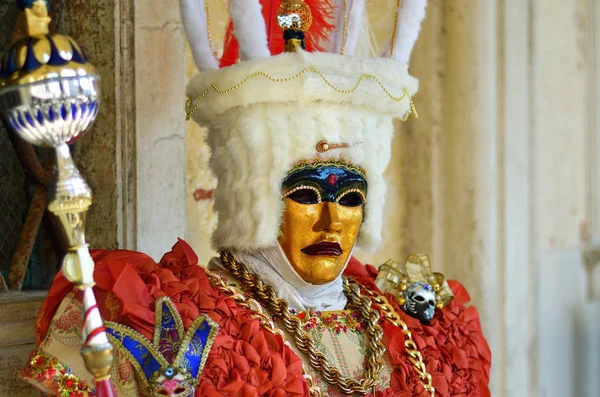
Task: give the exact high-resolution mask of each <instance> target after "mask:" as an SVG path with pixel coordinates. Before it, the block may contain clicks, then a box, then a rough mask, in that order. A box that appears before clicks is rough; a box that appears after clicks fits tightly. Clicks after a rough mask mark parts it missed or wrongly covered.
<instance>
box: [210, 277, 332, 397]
mask: <svg viewBox="0 0 600 397" xmlns="http://www.w3.org/2000/svg"><path fill="white" fill-rule="evenodd" d="M206 274H207V275H208V278H209V281H210V284H211V285H212V286H213V287H215V288H217V289H218V290H219V291H220V292H221V293H222V294H224V295H227V296H229V297H230V298H231V299H233V300H234V302H235V304H236V305H237V306H239V307H241V308H242V309H246V310H248V314H249V315H250V317H252V318H254V319H256V320H258V321H259V322H260V325H261V326H262V327H263V328H264V329H266V330H267V331H269V332H271V333H272V334H274V335H279V336H281V338H282V339H283V343H284V344H285V345H287V346H288V347H289V346H290V343H289V342H288V341H287V338H286V336H285V333H284V332H283V330H281V329H280V328H278V327H277V326H276V325H275V324H274V323H273V320H271V317H269V316H268V315H266V314H265V313H264V312H263V309H262V306H261V305H260V303H258V302H257V301H255V300H254V299H252V298H246V297H245V296H244V295H242V294H240V293H238V292H237V291H236V290H235V289H234V288H233V287H229V286H227V285H225V282H224V281H223V279H222V278H221V276H219V275H218V274H215V273H212V272H210V271H209V270H206ZM302 375H303V376H304V379H305V380H306V383H307V384H308V389H309V390H310V395H311V396H313V397H322V396H323V394H322V393H321V389H320V388H319V386H317V385H315V384H314V381H313V378H312V376H311V375H310V374H309V373H307V372H306V370H305V369H304V364H302Z"/></svg>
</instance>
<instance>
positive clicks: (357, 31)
mask: <svg viewBox="0 0 600 397" xmlns="http://www.w3.org/2000/svg"><path fill="white" fill-rule="evenodd" d="M364 10H365V0H353V1H352V6H351V7H350V11H349V12H348V23H347V29H346V45H345V51H344V54H345V55H354V53H355V51H356V44H357V43H358V40H359V38H360V36H361V33H362V30H363V29H362V27H363V24H362V20H363V17H364ZM342 30H343V27H342Z"/></svg>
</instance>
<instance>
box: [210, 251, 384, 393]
mask: <svg viewBox="0 0 600 397" xmlns="http://www.w3.org/2000/svg"><path fill="white" fill-rule="evenodd" d="M221 263H222V264H223V266H224V267H225V268H226V269H227V270H228V271H230V272H231V274H233V276H234V277H236V278H237V279H238V280H239V281H240V283H241V286H242V288H244V289H245V290H246V291H247V292H249V293H251V294H252V295H253V296H254V297H255V298H258V300H259V301H260V302H262V303H263V304H265V305H266V307H267V309H268V310H269V311H270V312H272V313H273V314H274V315H275V316H277V317H278V318H280V319H281V320H282V321H283V324H284V327H285V329H286V330H287V331H288V332H289V333H290V334H291V335H292V336H293V337H294V341H295V342H296V346H297V347H298V349H300V351H302V352H303V353H305V354H307V355H308V356H309V360H310V364H311V366H312V367H313V368H314V369H316V370H317V371H319V372H320V373H321V375H322V376H323V377H324V378H325V379H326V380H327V382H329V383H330V384H332V385H336V386H337V387H339V388H340V389H341V390H342V391H343V392H344V393H346V394H353V393H359V394H363V395H364V394H367V393H369V392H371V391H373V390H374V388H375V386H377V384H378V383H379V375H380V373H381V370H382V369H383V354H384V353H385V346H384V345H383V343H382V341H381V339H382V337H383V329H382V328H381V325H379V318H380V315H379V312H378V311H377V310H373V309H372V307H371V304H372V303H371V299H369V298H368V297H366V296H363V295H362V294H361V293H360V287H359V286H358V285H357V284H354V283H353V284H351V283H350V282H349V281H348V279H347V278H344V292H345V294H346V296H347V297H348V298H349V301H350V302H351V305H352V306H354V308H355V309H359V310H360V314H361V316H362V317H363V319H366V320H367V328H366V332H367V334H368V336H369V344H368V345H369V350H370V354H369V356H368V359H367V369H366V371H365V377H364V378H363V379H361V380H358V381H357V380H356V379H353V378H349V377H346V376H343V375H342V373H341V371H340V370H339V369H338V368H336V367H334V366H332V365H331V364H330V363H329V361H328V360H327V358H326V357H325V354H323V352H321V351H320V350H318V349H317V348H316V347H315V342H314V341H313V338H312V336H311V335H310V333H309V332H305V331H304V330H303V328H302V321H301V320H300V318H298V316H296V315H294V314H292V313H291V312H290V310H289V305H288V303H287V302H286V301H285V299H282V298H278V297H277V296H276V295H275V290H274V289H273V287H271V286H270V285H266V284H264V283H263V282H262V279H261V278H260V277H259V276H258V275H256V274H251V273H249V272H248V269H247V268H246V266H245V265H244V264H243V263H240V262H238V261H236V259H235V258H234V257H233V255H231V253H228V252H222V253H221Z"/></svg>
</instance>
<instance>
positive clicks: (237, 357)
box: [36, 240, 491, 397]
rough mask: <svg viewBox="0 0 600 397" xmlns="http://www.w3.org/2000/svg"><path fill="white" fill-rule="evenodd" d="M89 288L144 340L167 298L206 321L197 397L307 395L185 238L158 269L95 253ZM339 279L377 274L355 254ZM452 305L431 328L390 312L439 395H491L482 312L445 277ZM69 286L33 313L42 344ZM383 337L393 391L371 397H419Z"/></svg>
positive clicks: (389, 335) (121, 254)
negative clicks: (209, 324)
mask: <svg viewBox="0 0 600 397" xmlns="http://www.w3.org/2000/svg"><path fill="white" fill-rule="evenodd" d="M92 257H93V258H94V260H95V262H96V270H95V273H94V277H95V278H96V283H97V284H96V287H95V288H94V290H95V293H96V297H97V300H98V304H99V307H100V311H101V313H102V316H103V318H104V319H107V320H111V321H116V322H120V323H122V324H125V325H127V326H129V327H131V328H134V329H136V330H137V331H138V332H140V333H142V334H143V335H145V336H146V337H147V338H149V339H151V338H152V335H153V332H154V302H155V301H156V299H157V298H159V297H161V296H169V297H170V298H171V300H172V301H173V303H174V304H175V305H176V307H177V309H178V310H179V312H180V314H181V317H182V319H183V322H184V325H185V327H186V328H187V327H188V326H189V325H190V324H191V323H192V322H193V320H194V319H195V318H196V317H197V316H198V315H199V314H200V313H205V314H207V315H209V316H210V317H211V318H212V319H213V320H214V321H216V322H217V323H218V324H219V326H220V329H219V332H218V334H217V337H216V339H215V342H214V344H213V347H212V349H211V351H210V353H209V357H208V360H207V363H206V366H205V367H204V370H203V372H202V375H201V378H200V382H199V385H198V388H197V390H196V396H256V395H261V396H307V395H309V390H308V385H307V384H306V381H305V380H304V378H303V377H302V361H301V359H300V358H299V357H298V356H297V355H296V354H295V353H293V351H292V350H291V349H290V348H289V347H287V346H285V345H284V343H283V340H282V338H281V337H280V336H275V335H273V334H272V333H270V332H268V331H266V330H264V329H263V328H262V327H261V326H260V323H259V321H258V320H254V319H252V318H251V317H250V315H249V313H248V311H246V310H244V309H240V308H238V307H237V306H236V304H235V302H234V301H233V300H232V299H231V298H228V297H226V296H223V295H221V294H220V293H219V292H218V291H217V290H215V289H213V288H212V286H211V285H210V283H209V281H208V278H207V276H206V273H205V271H204V269H203V268H202V267H200V266H198V258H197V256H196V254H195V253H194V252H193V250H192V249H191V248H190V246H189V245H187V244H186V243H185V242H184V241H183V240H179V241H178V243H177V244H175V246H174V247H173V249H172V251H171V252H169V253H167V254H165V255H164V256H163V258H162V259H161V261H160V262H159V263H158V264H157V263H155V262H154V261H153V260H152V258H150V257H148V256H147V255H145V254H141V253H137V252H132V251H123V250H119V251H94V252H92ZM345 274H346V275H348V276H350V277H353V278H355V279H357V280H358V281H359V282H361V283H362V284H363V285H365V286H367V287H369V288H371V289H375V290H377V287H376V286H375V283H374V279H375V277H376V276H377V270H376V269H375V268H374V267H373V266H370V265H366V266H364V265H362V264H361V263H360V262H358V261H357V260H355V259H354V258H352V260H351V261H350V263H349V265H348V267H347V269H346V271H345ZM449 284H450V287H451V288H452V290H453V291H454V294H455V298H454V300H453V301H452V302H451V303H450V304H449V305H447V306H446V307H445V308H444V309H443V310H438V311H437V313H436V318H435V319H434V320H433V321H432V323H431V324H430V325H429V326H423V325H421V323H420V322H419V321H417V320H415V319H413V318H412V317H409V316H406V315H404V313H403V312H402V310H400V308H399V307H397V304H396V302H395V300H394V299H393V298H392V297H391V296H388V299H389V300H390V302H391V303H392V304H394V305H396V310H397V312H398V313H399V314H400V316H401V317H402V319H403V320H404V321H405V322H406V324H407V325H408V327H409V328H410V330H411V332H412V335H413V338H414V341H415V343H416V344H417V346H418V347H419V350H420V352H421V353H422V354H423V357H424V360H425V364H426V366H427V370H428V371H429V373H430V374H431V375H432V377H433V384H434V386H435V388H436V391H437V392H436V396H440V397H488V396H489V395H490V392H489V389H488V386H487V385H488V382H489V371H490V363H491V353H490V349H489V347H488V345H487V342H486V341H485V339H484V337H483V334H482V332H481V327H480V324H479V316H478V314H477V311H476V310H475V309H474V308H473V307H465V304H467V303H468V302H469V300H470V298H469V295H468V294H467V292H466V290H465V289H464V287H462V285H460V284H459V283H457V282H453V281H450V282H449ZM72 288H73V285H72V284H71V283H69V282H68V281H67V280H66V279H65V278H64V277H63V276H62V273H59V275H58V276H57V277H56V279H55V281H54V284H53V286H52V288H51V290H50V291H49V294H48V297H47V299H46V301H45V303H44V305H43V307H42V308H41V309H40V313H39V316H38V321H37V324H36V334H37V337H38V342H40V341H41V340H42V339H43V337H44V336H45V335H46V333H47V331H48V327H49V325H50V321H51V320H52V317H53V316H54V314H55V312H56V310H57V309H58V306H59V305H60V302H61V300H62V299H63V298H64V297H65V296H66V295H67V293H69V291H71V290H72ZM384 335H385V337H384V339H385V343H386V347H387V349H388V354H389V355H390V358H391V361H392V363H393V365H394V372H393V374H392V380H391V385H390V386H391V387H390V388H389V389H387V390H385V391H384V392H383V393H377V396H378V397H379V396H386V397H388V396H394V397H415V396H417V397H426V396H428V393H427V392H426V391H425V390H424V388H423V386H422V385H421V384H420V382H419V379H418V376H417V374H416V373H415V371H414V369H413V368H412V366H411V364H410V362H409V361H408V358H407V356H406V354H405V351H404V337H403V335H402V331H401V330H400V329H399V328H397V327H394V326H392V325H390V324H387V323H384Z"/></svg>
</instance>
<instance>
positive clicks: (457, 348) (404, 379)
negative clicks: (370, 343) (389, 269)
mask: <svg viewBox="0 0 600 397" xmlns="http://www.w3.org/2000/svg"><path fill="white" fill-rule="evenodd" d="M344 274H346V275H347V276H349V277H352V278H355V279H356V280H358V281H359V282H360V283H362V284H363V285H365V286H367V287H369V288H371V289H374V290H375V291H378V289H377V287H376V286H375V282H374V281H375V277H377V270H376V269H375V268H374V267H373V266H371V265H366V266H365V265H363V264H361V263H360V262H359V261H357V260H356V259H355V258H352V259H351V260H350V262H349V264H348V266H347V268H346V271H345V272H344ZM448 284H449V285H450V288H451V289H452V291H453V292H454V299H453V300H452V302H450V303H449V304H448V305H446V306H445V307H444V308H443V309H442V310H437V311H436V316H435V318H434V320H433V321H432V322H431V324H430V325H428V326H426V325H422V324H421V323H420V321H418V320H416V319H414V318H412V317H410V316H407V315H405V314H404V312H403V311H402V310H401V309H400V307H399V306H398V304H397V302H396V300H395V299H394V298H393V297H392V296H391V295H387V298H388V300H389V301H390V303H391V304H392V305H393V306H395V309H396V311H397V312H398V313H399V314H400V317H401V318H402V320H403V321H404V322H405V323H406V324H407V325H408V328H409V329H410V331H411V333H412V336H413V339H414V341H415V343H416V344H417V346H418V348H419V351H420V352H421V354H422V355H423V358H424V361H425V366H426V367H427V371H428V372H429V373H430V374H431V376H432V378H433V386H434V387H435V389H436V396H440V397H489V396H490V391H489V388H488V383H489V380H490V366H491V359H492V354H491V351H490V348H489V346H488V344H487V342H486V340H485V338H484V337H483V333H482V331H481V325H480V322H479V314H478V313H477V310H476V309H475V308H474V307H472V306H470V307H466V306H465V305H466V304H467V303H468V302H469V301H470V300H471V298H470V297H469V294H468V293H467V291H466V290H465V288H464V287H463V286H462V285H461V284H460V283H458V282H456V281H448ZM383 330H384V341H385V343H386V347H387V350H388V354H389V355H390V358H391V361H392V364H393V365H394V372H393V374H392V380H391V385H390V386H391V388H390V389H388V390H386V392H385V393H384V394H383V396H398V397H400V396H402V397H404V396H406V397H409V396H412V397H415V396H418V397H427V396H429V394H428V393H427V392H426V391H425V389H424V388H423V386H422V385H421V384H420V381H419V377H418V375H417V374H416V372H415V371H414V369H413V368H412V365H411V363H410V361H409V360H408V357H407V355H406V352H405V349H404V335H403V334H402V330H401V329H400V328H398V327H395V326H393V325H391V324H389V323H385V324H384V327H383Z"/></svg>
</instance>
